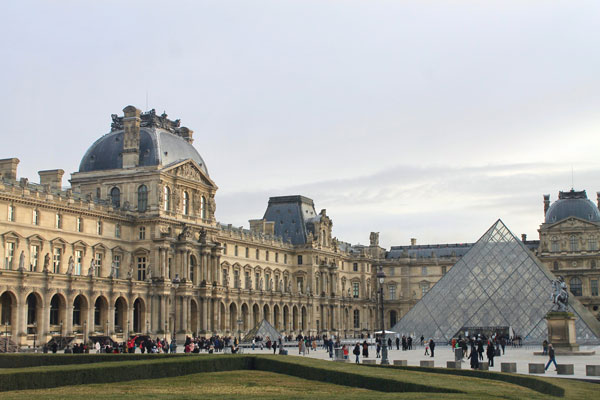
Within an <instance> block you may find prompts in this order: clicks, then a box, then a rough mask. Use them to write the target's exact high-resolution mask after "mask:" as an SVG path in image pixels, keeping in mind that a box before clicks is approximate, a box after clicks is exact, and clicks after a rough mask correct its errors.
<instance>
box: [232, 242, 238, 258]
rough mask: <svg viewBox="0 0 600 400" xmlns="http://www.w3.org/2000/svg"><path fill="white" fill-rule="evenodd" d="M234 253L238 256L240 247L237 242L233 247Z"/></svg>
mask: <svg viewBox="0 0 600 400" xmlns="http://www.w3.org/2000/svg"><path fill="white" fill-rule="evenodd" d="M233 255H234V256H236V257H237V256H238V247H237V244H236V245H235V247H234V248H233Z"/></svg>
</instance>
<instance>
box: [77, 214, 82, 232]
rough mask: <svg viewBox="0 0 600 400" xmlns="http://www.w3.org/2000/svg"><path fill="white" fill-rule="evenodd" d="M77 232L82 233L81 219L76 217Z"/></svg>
mask: <svg viewBox="0 0 600 400" xmlns="http://www.w3.org/2000/svg"><path fill="white" fill-rule="evenodd" d="M76 224H77V232H83V220H82V219H81V217H77V223H76Z"/></svg>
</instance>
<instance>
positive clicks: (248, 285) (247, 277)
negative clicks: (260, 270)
mask: <svg viewBox="0 0 600 400" xmlns="http://www.w3.org/2000/svg"><path fill="white" fill-rule="evenodd" d="M244 276H245V278H246V289H252V281H251V279H250V272H248V271H246V272H244Z"/></svg>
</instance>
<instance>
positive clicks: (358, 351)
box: [352, 343, 360, 364]
mask: <svg viewBox="0 0 600 400" xmlns="http://www.w3.org/2000/svg"><path fill="white" fill-rule="evenodd" d="M352 353H353V354H354V355H355V356H356V363H357V364H358V361H359V360H358V358H359V357H360V345H359V344H358V343H356V346H354V350H352Z"/></svg>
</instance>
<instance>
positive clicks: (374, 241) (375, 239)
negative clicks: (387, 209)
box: [369, 232, 379, 247]
mask: <svg viewBox="0 0 600 400" xmlns="http://www.w3.org/2000/svg"><path fill="white" fill-rule="evenodd" d="M369 242H370V244H371V247H377V246H379V232H371V235H370V236H369Z"/></svg>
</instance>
